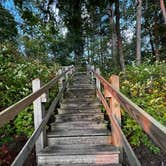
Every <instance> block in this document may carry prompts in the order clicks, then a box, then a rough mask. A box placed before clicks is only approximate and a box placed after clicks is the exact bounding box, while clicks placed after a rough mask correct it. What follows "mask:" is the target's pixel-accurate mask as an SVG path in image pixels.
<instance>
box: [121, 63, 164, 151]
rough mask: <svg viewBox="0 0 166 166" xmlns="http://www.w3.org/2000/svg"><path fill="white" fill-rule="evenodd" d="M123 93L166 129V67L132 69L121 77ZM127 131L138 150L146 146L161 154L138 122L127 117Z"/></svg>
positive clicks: (124, 118) (129, 67)
mask: <svg viewBox="0 0 166 166" xmlns="http://www.w3.org/2000/svg"><path fill="white" fill-rule="evenodd" d="M120 75H121V91H122V92H123V93H124V94H125V95H126V96H128V97H129V98H130V99H131V100H132V101H133V102H134V103H136V104H137V105H139V106H140V107H141V108H143V109H144V110H145V111H146V112H148V113H149V114H150V115H151V116H153V117H154V118H155V119H156V120H158V121H159V122H160V123H162V124H163V125H166V107H165V106H166V96H165V91H166V64H165V63H164V62H163V63H158V64H157V63H156V64H153V65H150V64H142V65H140V66H134V67H133V66H128V67H127V69H126V73H125V74H123V73H121V74H120ZM123 126H124V128H123V130H124V132H125V134H126V135H127V137H128V139H129V141H130V143H131V144H132V145H134V146H139V145H140V144H141V143H143V144H145V145H146V146H147V147H148V148H149V149H150V150H151V151H152V152H154V153H157V152H159V148H158V147H156V146H155V145H154V144H153V143H152V142H151V141H150V140H149V139H148V137H147V135H145V134H144V132H142V130H141V128H140V127H139V126H138V125H137V124H136V122H135V121H134V120H132V119H131V118H129V116H128V114H127V113H125V112H124V113H123Z"/></svg>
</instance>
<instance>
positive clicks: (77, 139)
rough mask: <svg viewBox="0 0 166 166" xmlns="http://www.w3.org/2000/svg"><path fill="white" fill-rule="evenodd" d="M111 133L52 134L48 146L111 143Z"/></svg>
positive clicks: (48, 138)
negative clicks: (84, 134) (83, 134)
mask: <svg viewBox="0 0 166 166" xmlns="http://www.w3.org/2000/svg"><path fill="white" fill-rule="evenodd" d="M111 141H112V140H111V135H91V136H64V137H55V136H52V135H48V136H47V144H48V146H53V145H60V144H62V145H66V144H69V145H71V144H88V145H89V144H90V145H100V144H106V143H107V144H111Z"/></svg>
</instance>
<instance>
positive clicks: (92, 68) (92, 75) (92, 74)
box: [91, 65, 95, 83]
mask: <svg viewBox="0 0 166 166" xmlns="http://www.w3.org/2000/svg"><path fill="white" fill-rule="evenodd" d="M94 69H95V66H94V65H92V66H91V70H94ZM91 79H92V83H94V73H93V71H91Z"/></svg>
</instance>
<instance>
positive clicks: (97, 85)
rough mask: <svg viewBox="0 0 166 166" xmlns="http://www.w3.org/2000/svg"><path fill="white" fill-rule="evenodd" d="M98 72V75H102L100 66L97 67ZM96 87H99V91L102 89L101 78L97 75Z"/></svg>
mask: <svg viewBox="0 0 166 166" xmlns="http://www.w3.org/2000/svg"><path fill="white" fill-rule="evenodd" d="M96 73H97V74H98V75H100V69H99V68H97V69H96ZM96 88H97V89H98V91H101V84H100V80H99V79H98V78H97V77H96Z"/></svg>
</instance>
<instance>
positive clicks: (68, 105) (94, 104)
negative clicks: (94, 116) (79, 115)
mask: <svg viewBox="0 0 166 166" xmlns="http://www.w3.org/2000/svg"><path fill="white" fill-rule="evenodd" d="M99 106H100V103H99V102H76V103H61V104H60V108H62V109H63V108H73V107H76V108H88V107H89V108H97V107H99Z"/></svg>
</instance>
